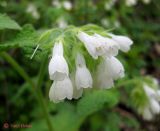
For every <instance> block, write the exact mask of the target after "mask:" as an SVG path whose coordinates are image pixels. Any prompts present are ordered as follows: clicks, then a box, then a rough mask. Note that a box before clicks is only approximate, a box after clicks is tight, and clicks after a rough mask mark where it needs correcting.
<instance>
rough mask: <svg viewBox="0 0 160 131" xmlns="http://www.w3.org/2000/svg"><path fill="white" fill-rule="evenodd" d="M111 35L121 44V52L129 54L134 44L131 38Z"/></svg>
mask: <svg viewBox="0 0 160 131" xmlns="http://www.w3.org/2000/svg"><path fill="white" fill-rule="evenodd" d="M109 35H110V36H111V37H112V39H113V40H114V41H116V42H117V43H118V44H119V46H120V50H121V51H123V52H128V51H129V50H130V46H131V45H132V44H133V41H132V40H131V39H130V38H129V37H127V36H121V35H114V34H109Z"/></svg>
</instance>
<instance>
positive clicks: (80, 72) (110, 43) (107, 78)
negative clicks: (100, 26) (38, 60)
mask: <svg viewBox="0 0 160 131" xmlns="http://www.w3.org/2000/svg"><path fill="white" fill-rule="evenodd" d="M108 35H109V37H103V36H101V35H99V34H94V35H88V34H87V33H85V32H82V31H80V32H79V33H78V34H77V38H78V39H79V40H80V41H81V42H82V43H83V44H84V46H85V48H86V50H87V51H88V53H89V54H90V55H91V56H92V57H93V59H98V57H102V58H103V61H102V62H101V63H100V65H99V66H98V69H97V74H96V76H97V77H96V79H95V81H94V82H95V85H94V86H97V87H99V88H111V87H113V85H114V80H116V79H118V78H121V77H123V76H124V67H123V65H122V64H121V62H120V61H119V60H118V59H117V58H116V57H115V56H116V55H117V54H118V50H122V51H123V52H127V51H128V50H129V49H130V46H131V45H132V43H133V42H132V40H130V39H129V38H128V37H126V36H117V35H114V34H108ZM75 63H76V71H75V72H74V73H71V75H69V68H68V64H67V62H66V60H65V58H64V57H63V43H62V42H61V41H58V42H56V43H55V44H54V48H53V54H52V58H51V60H50V63H49V75H50V79H51V80H54V82H53V84H52V86H51V89H50V92H49V97H50V100H51V101H54V102H59V101H62V100H64V99H65V98H68V99H69V100H70V99H72V98H75V99H78V98H79V97H81V96H82V93H83V88H92V87H93V79H92V75H91V73H90V71H89V69H88V68H87V65H86V62H85V58H84V56H83V55H82V54H81V53H80V52H77V56H76V59H75ZM70 78H71V79H70Z"/></svg>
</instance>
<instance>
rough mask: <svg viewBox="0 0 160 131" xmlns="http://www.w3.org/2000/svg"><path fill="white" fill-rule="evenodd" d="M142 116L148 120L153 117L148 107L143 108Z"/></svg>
mask: <svg viewBox="0 0 160 131" xmlns="http://www.w3.org/2000/svg"><path fill="white" fill-rule="evenodd" d="M142 116H143V119H145V120H148V121H149V120H152V119H153V117H154V116H153V114H152V112H151V111H150V109H149V107H145V108H144V111H143V114H142Z"/></svg>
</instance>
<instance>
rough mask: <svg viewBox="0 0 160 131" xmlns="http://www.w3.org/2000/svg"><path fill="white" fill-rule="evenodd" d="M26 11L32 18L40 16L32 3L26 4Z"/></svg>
mask: <svg viewBox="0 0 160 131" xmlns="http://www.w3.org/2000/svg"><path fill="white" fill-rule="evenodd" d="M26 12H27V13H29V14H31V15H32V16H33V18H34V19H39V18H40V14H39V12H38V10H37V7H36V6H35V5H34V4H32V3H30V4H29V5H28V7H27V9H26Z"/></svg>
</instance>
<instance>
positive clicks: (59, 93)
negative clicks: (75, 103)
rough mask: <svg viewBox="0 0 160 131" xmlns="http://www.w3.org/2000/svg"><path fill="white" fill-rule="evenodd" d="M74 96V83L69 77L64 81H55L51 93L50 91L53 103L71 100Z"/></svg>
mask: <svg viewBox="0 0 160 131" xmlns="http://www.w3.org/2000/svg"><path fill="white" fill-rule="evenodd" d="M72 96H73V86H72V82H71V80H70V79H69V77H68V76H65V78H64V79H63V80H62V81H54V82H53V84H52V86H51V88H50V91H49V98H50V100H51V101H53V102H55V103H58V102H60V101H62V100H64V99H65V98H67V99H69V100H71V99H72Z"/></svg>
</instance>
